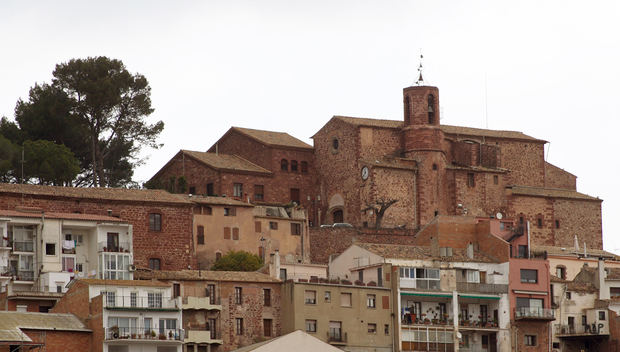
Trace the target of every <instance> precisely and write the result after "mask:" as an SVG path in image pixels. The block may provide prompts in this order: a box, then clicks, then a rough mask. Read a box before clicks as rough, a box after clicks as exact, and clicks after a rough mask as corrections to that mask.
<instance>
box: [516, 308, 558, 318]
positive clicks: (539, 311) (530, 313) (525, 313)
mask: <svg viewBox="0 0 620 352" xmlns="http://www.w3.org/2000/svg"><path fill="white" fill-rule="evenodd" d="M515 319H542V320H555V316H554V314H553V309H549V308H537V307H518V308H515Z"/></svg>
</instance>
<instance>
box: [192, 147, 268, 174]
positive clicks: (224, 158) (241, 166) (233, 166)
mask: <svg viewBox="0 0 620 352" xmlns="http://www.w3.org/2000/svg"><path fill="white" fill-rule="evenodd" d="M181 153H184V154H185V155H188V156H190V157H192V158H194V159H196V160H197V161H199V162H201V163H203V164H205V165H207V166H210V167H212V168H214V169H218V170H233V171H246V172H257V173H263V174H271V171H269V170H267V169H265V168H263V167H261V166H258V165H256V164H254V163H253V162H251V161H248V160H246V159H244V158H242V157H240V156H237V155H230V154H222V153H209V152H198V151H194V150H185V149H181Z"/></svg>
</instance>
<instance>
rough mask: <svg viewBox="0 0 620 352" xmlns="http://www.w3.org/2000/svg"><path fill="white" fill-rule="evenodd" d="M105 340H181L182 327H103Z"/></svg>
mask: <svg viewBox="0 0 620 352" xmlns="http://www.w3.org/2000/svg"><path fill="white" fill-rule="evenodd" d="M105 339H106V340H130V339H131V340H164V341H166V340H167V341H183V340H185V330H183V329H158V328H154V329H149V328H140V327H132V328H127V327H111V328H106V329H105Z"/></svg>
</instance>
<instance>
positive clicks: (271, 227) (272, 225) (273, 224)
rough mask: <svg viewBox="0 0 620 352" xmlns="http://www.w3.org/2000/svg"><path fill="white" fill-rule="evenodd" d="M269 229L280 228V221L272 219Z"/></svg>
mask: <svg viewBox="0 0 620 352" xmlns="http://www.w3.org/2000/svg"><path fill="white" fill-rule="evenodd" d="M269 229H271V230H277V229H278V223H277V222H276V221H270V222H269Z"/></svg>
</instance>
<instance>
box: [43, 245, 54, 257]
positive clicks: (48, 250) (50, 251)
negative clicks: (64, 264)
mask: <svg viewBox="0 0 620 352" xmlns="http://www.w3.org/2000/svg"><path fill="white" fill-rule="evenodd" d="M45 254H46V255H56V243H46V244H45Z"/></svg>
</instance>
